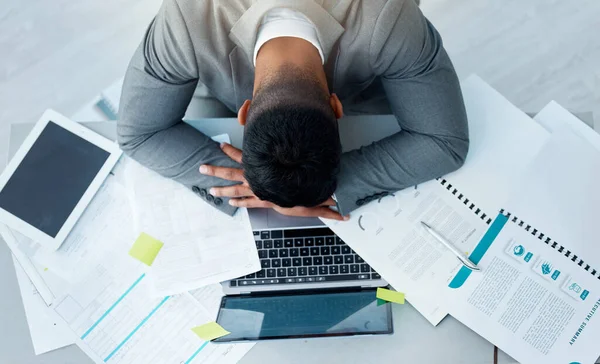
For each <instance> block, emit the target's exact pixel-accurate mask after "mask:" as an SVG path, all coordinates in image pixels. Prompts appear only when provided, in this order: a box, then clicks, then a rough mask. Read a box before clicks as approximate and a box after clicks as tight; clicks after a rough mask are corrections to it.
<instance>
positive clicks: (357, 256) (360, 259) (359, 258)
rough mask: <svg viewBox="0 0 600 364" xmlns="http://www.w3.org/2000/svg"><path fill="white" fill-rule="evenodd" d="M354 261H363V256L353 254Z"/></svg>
mask: <svg viewBox="0 0 600 364" xmlns="http://www.w3.org/2000/svg"><path fill="white" fill-rule="evenodd" d="M354 262H355V263H364V262H365V261H364V260H363V258H361V257H360V255H358V254H357V255H355V256H354Z"/></svg>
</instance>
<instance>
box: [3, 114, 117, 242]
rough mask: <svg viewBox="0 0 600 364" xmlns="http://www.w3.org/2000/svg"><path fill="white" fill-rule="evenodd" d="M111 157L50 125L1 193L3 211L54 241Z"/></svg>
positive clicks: (52, 124) (77, 137)
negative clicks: (52, 238) (53, 238)
mask: <svg viewBox="0 0 600 364" xmlns="http://www.w3.org/2000/svg"><path fill="white" fill-rule="evenodd" d="M109 156H110V153H109V152H107V151H105V150H104V149H101V148H99V147H97V146H96V145H94V144H92V143H90V142H88V141H86V140H85V139H83V138H81V137H80V136H78V135H75V134H73V133H71V132H70V131H68V130H66V129H64V128H62V127H61V126H59V125H57V124H55V123H53V122H49V123H48V125H47V126H46V127H45V128H44V130H43V131H42V133H41V134H40V136H39V137H38V138H37V140H36V141H35V142H34V144H33V146H32V147H31V149H30V150H29V152H28V153H27V155H26V156H25V158H24V159H23V161H21V164H19V166H18V167H17V169H16V170H15V172H14V173H13V175H12V176H11V178H10V179H9V181H8V182H7V183H6V185H5V186H4V188H3V189H2V191H0V207H2V208H3V209H4V210H6V211H8V212H10V213H11V214H13V215H15V216H17V217H19V218H20V219H21V220H23V221H25V222H27V223H29V224H30V225H32V226H34V227H36V228H38V229H39V230H41V231H43V232H44V233H46V234H48V235H49V236H51V237H56V235H57V234H58V232H59V231H60V229H61V228H62V226H63V224H64V223H65V221H66V220H67V219H68V217H69V215H71V212H72V211H73V209H74V208H75V206H76V205H77V203H78V202H79V200H80V199H81V197H82V196H83V194H84V193H85V191H86V190H87V188H88V187H89V185H90V183H92V181H93V180H94V178H95V177H96V175H97V174H98V172H99V171H100V169H101V168H102V166H103V165H104V163H105V162H106V160H107V159H108V157H109Z"/></svg>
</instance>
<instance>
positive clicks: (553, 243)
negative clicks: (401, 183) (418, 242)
mask: <svg viewBox="0 0 600 364" xmlns="http://www.w3.org/2000/svg"><path fill="white" fill-rule="evenodd" d="M437 180H438V181H439V182H440V184H441V185H442V186H444V188H446V190H448V191H449V192H450V193H452V194H453V195H454V196H456V198H458V200H459V201H461V202H462V203H463V204H464V205H465V206H467V207H468V208H469V210H471V211H473V212H474V213H475V215H477V216H478V217H479V218H481V220H483V221H484V222H485V223H486V224H487V225H489V224H491V223H492V219H491V218H488V217H487V215H486V214H484V213H483V211H481V210H480V209H479V208H476V205H475V204H474V203H473V202H472V201H470V200H469V199H468V198H467V197H466V196H464V195H463V194H462V193H460V192H459V191H458V189H456V188H455V187H453V186H452V184H451V183H450V182H448V181H447V180H445V179H443V178H437ZM500 213H501V214H502V215H504V216H506V217H507V218H509V219H510V220H511V221H512V222H513V223H515V224H517V225H519V226H520V227H522V228H523V229H525V231H527V232H529V233H531V235H533V236H535V237H536V238H538V239H539V240H540V241H542V242H544V243H546V245H548V246H550V247H551V248H552V249H555V250H556V251H558V252H559V253H562V254H563V255H564V256H565V257H567V258H569V259H570V260H571V261H572V262H573V263H575V264H577V265H578V266H580V267H581V268H583V269H584V270H585V271H586V272H588V273H590V274H591V275H593V276H594V277H596V278H598V279H600V271H597V270H596V269H593V268H592V267H591V266H590V265H589V264H586V263H585V262H584V261H583V259H581V258H579V257H578V256H577V255H575V254H574V253H572V252H571V251H570V250H568V249H567V248H565V247H564V246H562V245H560V244H559V243H558V242H556V241H554V240H552V239H551V238H550V237H549V236H546V235H545V234H543V233H542V232H541V231H539V230H537V229H535V228H533V227H532V226H531V225H529V224H527V223H526V222H525V221H523V220H521V219H519V218H517V217H516V216H514V215H512V214H511V213H510V212H507V211H505V210H504V209H501V210H500ZM486 218H487V219H486Z"/></svg>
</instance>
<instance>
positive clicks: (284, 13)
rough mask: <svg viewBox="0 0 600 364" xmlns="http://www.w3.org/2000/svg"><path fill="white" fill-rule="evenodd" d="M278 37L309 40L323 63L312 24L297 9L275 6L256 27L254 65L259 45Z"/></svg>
mask: <svg viewBox="0 0 600 364" xmlns="http://www.w3.org/2000/svg"><path fill="white" fill-rule="evenodd" d="M279 37H294V38H301V39H304V40H306V41H308V42H310V43H311V44H312V45H314V46H315V48H317V50H318V51H319V54H320V55H321V62H322V63H323V64H324V63H325V57H324V56H323V49H321V44H320V43H319V37H318V36H317V30H316V29H315V26H314V24H313V23H312V22H311V21H310V20H309V19H308V18H307V17H306V16H304V14H302V13H301V12H299V11H295V10H292V9H288V8H275V9H271V10H269V11H268V12H267V13H266V14H265V15H264V16H263V18H262V23H261V25H260V27H259V28H258V33H257V36H256V44H255V46H254V65H256V56H257V55H258V51H259V50H260V47H262V46H263V44H265V43H267V42H268V41H270V40H271V39H273V38H279Z"/></svg>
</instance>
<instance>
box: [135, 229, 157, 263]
mask: <svg viewBox="0 0 600 364" xmlns="http://www.w3.org/2000/svg"><path fill="white" fill-rule="evenodd" d="M163 245H164V244H163V243H162V242H161V241H160V240H157V239H154V238H153V237H151V236H150V235H148V234H146V233H141V234H140V236H139V237H138V238H137V240H136V241H135V243H133V246H132V247H131V250H129V255H131V256H132V257H134V258H135V259H137V260H139V261H140V262H142V263H144V264H146V265H147V266H151V265H152V263H153V262H154V259H156V256H157V255H158V252H159V251H160V249H162V247H163Z"/></svg>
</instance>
